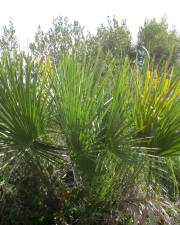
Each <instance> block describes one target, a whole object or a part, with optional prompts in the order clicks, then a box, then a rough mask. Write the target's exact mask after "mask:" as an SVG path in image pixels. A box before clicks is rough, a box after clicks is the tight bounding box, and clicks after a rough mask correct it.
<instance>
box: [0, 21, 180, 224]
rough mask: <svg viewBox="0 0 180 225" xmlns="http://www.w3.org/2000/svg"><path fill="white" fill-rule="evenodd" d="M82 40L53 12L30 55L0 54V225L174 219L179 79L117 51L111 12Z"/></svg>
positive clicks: (119, 29)
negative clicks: (50, 25)
mask: <svg viewBox="0 0 180 225" xmlns="http://www.w3.org/2000/svg"><path fill="white" fill-rule="evenodd" d="M154 23H155V21H154ZM162 23H163V24H164V25H163V24H161V25H160V27H161V26H162V25H163V26H164V28H163V29H162V30H163V32H164V29H165V28H166V27H165V22H162ZM148 25H149V24H148ZM153 26H154V25H153ZM163 32H162V33H163ZM168 35H169V34H168ZM91 38H92V39H91V40H90V39H89V42H88V41H87V40H86V42H84V36H83V29H82V27H81V26H80V25H79V24H78V23H74V24H70V23H69V22H68V20H67V19H65V20H63V19H62V18H57V19H56V20H55V21H54V23H53V28H52V29H50V30H49V31H48V32H47V33H43V31H42V30H41V29H40V28H39V31H38V33H37V35H36V42H35V43H34V44H32V45H31V50H32V52H33V56H26V55H25V54H22V53H21V54H17V53H15V51H14V52H13V53H12V51H11V49H9V51H8V50H6V51H4V52H3V53H2V55H1V59H0V188H1V189H0V192H1V193H0V195H1V196H0V203H1V204H0V223H1V224H24V225H25V224H26V225H27V224H32V223H33V224H66V223H69V224H73V223H76V224H89V225H91V224H118V223H119V224H120V223H121V224H132V223H137V224H138V223H139V224H148V223H149V224H153V223H154V224H158V223H160V222H161V223H162V222H164V223H167V224H173V219H174V220H175V222H176V220H177V216H178V214H177V211H176V210H175V207H176V206H175V204H174V201H176V199H177V197H178V195H179V156H180V151H179V148H180V138H179V130H180V101H179V96H180V80H179V78H178V76H175V75H174V72H173V70H172V72H171V73H170V72H169V71H171V70H169V71H168V72H166V71H163V69H162V66H161V71H160V72H158V69H157V66H156V65H154V64H151V63H150V62H149V61H148V60H144V64H143V65H142V67H141V68H139V67H138V65H134V64H133V63H132V62H131V61H130V60H129V59H128V58H125V57H124V55H125V54H128V50H129V48H130V47H131V46H130V45H131V44H130V33H129V31H128V29H127V27H126V25H125V24H122V25H119V24H118V22H117V21H116V19H115V18H114V19H113V20H112V21H111V20H109V24H108V26H107V27H104V26H101V27H100V28H99V29H98V32H97V35H96V36H94V37H91ZM95 40H96V41H95ZM83 46H84V47H85V46H86V47H87V48H88V49H87V50H86V51H85V52H84V54H83V51H82V48H83ZM98 46H100V47H101V51H97V48H98ZM122 49H125V50H122ZM150 54H152V53H151V52H150ZM163 57H165V58H164V59H166V55H163ZM119 58H120V59H119ZM156 63H157V62H156ZM170 199H171V201H170ZM10 202H11V204H10ZM17 203H18V204H17ZM37 211H38V212H39V213H38V214H37ZM99 221H101V222H99Z"/></svg>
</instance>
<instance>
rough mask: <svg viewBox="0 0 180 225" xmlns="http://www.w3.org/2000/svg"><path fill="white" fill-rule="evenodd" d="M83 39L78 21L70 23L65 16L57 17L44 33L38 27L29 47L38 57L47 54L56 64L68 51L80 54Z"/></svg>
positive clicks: (82, 30) (81, 28) (82, 32)
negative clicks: (33, 40)
mask: <svg viewBox="0 0 180 225" xmlns="http://www.w3.org/2000/svg"><path fill="white" fill-rule="evenodd" d="M83 40H84V28H83V27H82V26H81V25H80V24H79V22H77V21H74V22H73V23H70V22H69V20H68V18H67V17H65V18H63V17H57V18H55V19H54V20H53V24H52V28H50V29H49V30H48V31H47V32H46V33H44V32H43V30H42V29H41V27H40V26H39V27H38V31H37V33H36V34H35V42H34V43H31V44H30V49H31V51H32V53H33V54H34V55H37V56H38V57H42V56H45V55H48V56H49V57H51V59H52V60H53V62H54V63H55V64H56V65H57V64H58V62H59V60H61V59H62V58H63V57H64V56H65V55H66V53H68V52H72V51H76V54H80V53H79V52H80V51H81V48H82V47H83V43H82V42H83Z"/></svg>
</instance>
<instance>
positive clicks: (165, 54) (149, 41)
mask: <svg viewBox="0 0 180 225" xmlns="http://www.w3.org/2000/svg"><path fill="white" fill-rule="evenodd" d="M143 47H145V48H146V49H147V50H148V52H149V54H150V57H151V58H154V61H155V64H160V65H162V62H168V64H169V65H175V64H177V63H178V62H179V54H180V37H179V35H178V34H177V31H176V30H175V28H173V29H172V30H169V28H168V24H167V21H166V19H164V18H163V19H161V21H160V22H158V21H157V20H156V19H151V20H145V22H144V25H143V26H142V27H140V29H139V33H138V44H137V48H138V52H139V59H140V60H143V59H144V50H143Z"/></svg>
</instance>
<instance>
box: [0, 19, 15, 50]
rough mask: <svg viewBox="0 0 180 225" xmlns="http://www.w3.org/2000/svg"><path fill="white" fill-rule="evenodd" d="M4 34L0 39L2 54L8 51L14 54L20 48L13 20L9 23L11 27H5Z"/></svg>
mask: <svg viewBox="0 0 180 225" xmlns="http://www.w3.org/2000/svg"><path fill="white" fill-rule="evenodd" d="M2 30H3V33H2V36H1V38H0V52H1V53H2V51H3V50H5V49H8V50H9V52H13V51H15V50H17V48H18V40H17V37H16V31H15V28H14V25H13V22H12V20H10V21H9V26H3V28H2Z"/></svg>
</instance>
